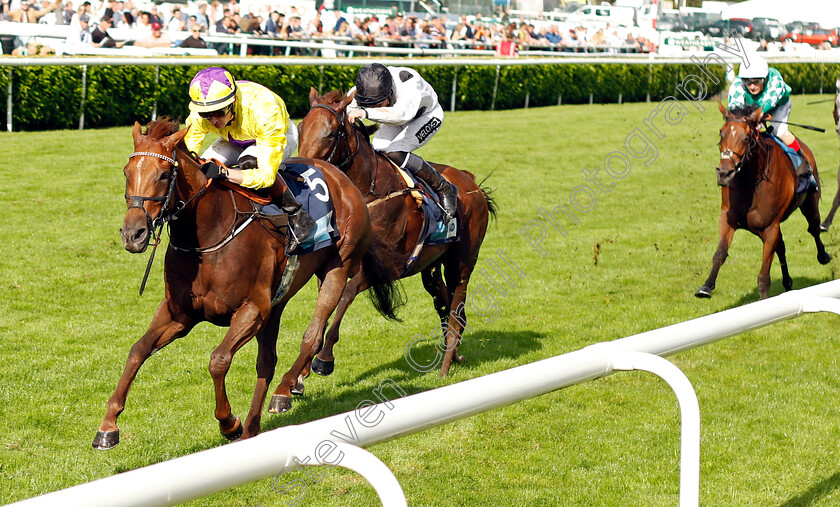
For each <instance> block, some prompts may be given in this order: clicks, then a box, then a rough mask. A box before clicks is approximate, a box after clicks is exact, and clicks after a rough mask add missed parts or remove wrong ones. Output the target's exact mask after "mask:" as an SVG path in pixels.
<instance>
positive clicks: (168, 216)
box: [125, 149, 254, 296]
mask: <svg viewBox="0 0 840 507" xmlns="http://www.w3.org/2000/svg"><path fill="white" fill-rule="evenodd" d="M142 156H150V157H156V158H159V159H161V160H164V161H166V162H169V163H170V164H172V174H170V179H169V187H168V189H167V191H166V195H165V196H162V197H146V196H141V195H128V194H127V193H126V194H125V198H126V200H127V201H128V209H131V208H140V209H141V210H143V213H144V214H145V215H146V226H147V227H148V228H149V231H150V232H151V235H152V237H153V238H154V240H155V242H154V244H153V245H152V253H151V255H150V256H149V262H148V263H147V264H146V272H145V273H144V274H143V281H142V282H141V283H140V295H141V296H142V295H143V290H144V289H145V288H146V281H147V280H148V278H149V272H150V271H151V269H152V262H153V261H154V259H155V252H156V251H157V247H158V245H159V244H160V240H161V234H162V232H163V226H164V225H165V224H167V223H168V222H170V221H171V220H175V218H176V217H177V216H178V213H180V212H181V210H183V209H185V208H186V207H187V205H188V204H189V203H191V202H192V201H193V200H195V199H196V198H198V197H199V196H201V195H202V194H203V193H204V192H206V191H207V188H208V187H209V186H210V184H211V183H213V180H212V179H208V180H207V185H205V186H204V187H203V188H202V189H201V190H199V191H198V192H196V193H195V194H194V195H192V196H191V197H190V198H189V199H187V200H186V201H179V202H177V203H175V205H174V207H175V211H172V212H170V210H169V207H170V203H171V202H172V197H173V195H174V194H175V182H176V180H177V178H178V167H179V165H178V160H177V158H176V153H175V150H174V149H173V150H172V156H171V157H168V156H166V155H162V154H160V153H154V152H151V151H135V152H134V153H132V154H131V155H129V156H128V158H129V160H131V159H132V158H134V157H142ZM231 199H234V197H233V192H232V191H231ZM146 201H152V202H163V207H162V208H161V212H160V214H159V215H158V216H157V218H155V219H152V217H151V215H149V212H148V211H146V208H145V207H143V204H144V203H145V202H146ZM233 206H234V209H235V210H236V212H237V214H238V213H239V211H238V210H237V209H236V199H234V201H233ZM253 220H254V217H253V215H251V216H250V217H248V219H247V220H245V222H243V223H242V224H240V226H239V227H236V221H234V223H233V225H232V226H231V232H230V233H229V234H228V235H227V236H225V237H223V238H222V239H221V240H219V241H218V242H217V243H216V244H214V245H212V246H209V247H203V248H183V247H179V246H177V245H175V244H173V243H172V242H171V241H170V243H169V246H170V247H172V248H173V249H174V250H178V251H180V252H192V253H209V252H215V251H216V250H219V249H220V248H222V247H223V246H225V245H226V244H227V243H228V242H230V241H231V240H232V239H233V238H234V237H235V236H236V235H237V234H239V233H240V232H242V230H243V229H244V228H245V227H247V226H248V224H250V223H251V222H252V221H253Z"/></svg>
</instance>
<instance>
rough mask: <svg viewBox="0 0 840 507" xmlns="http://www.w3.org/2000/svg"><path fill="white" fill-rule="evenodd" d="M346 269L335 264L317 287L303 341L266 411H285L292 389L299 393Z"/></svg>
mask: <svg viewBox="0 0 840 507" xmlns="http://www.w3.org/2000/svg"><path fill="white" fill-rule="evenodd" d="M347 272H348V270H347V268H346V267H343V266H342V267H337V268H334V269H331V270H329V271H328V272H327V274H326V275H325V276H324V282H323V284H321V290H320V291H318V300H317V301H316V303H315V314H314V315H313V316H312V321H311V322H310V323H309V327H307V328H306V331H305V332H304V333H303V341H301V344H300V354H299V355H298V357H297V359H296V360H295V362H294V364H293V365H292V367H291V369H289V371H288V372H286V374H285V375H283V379H282V380H281V381H280V385H278V386H277V389H276V390H275V391H274V394H273V395H272V396H271V402H270V404H269V412H274V413H279V412H285V411H287V410H289V409H291V408H292V391H293V390H296V391H298V392H300V393H303V379H302V374H303V372H304V371H305V370H306V369H307V368H308V367H309V364H310V363H311V362H312V358H313V357H315V354H316V353H317V352H318V349H320V348H321V345H322V343H323V338H324V330H325V329H326V327H327V320H328V319H329V318H330V315H332V313H333V311H334V310H335V307H336V306H337V305H338V301H339V300H340V299H341V295H342V293H343V292H344V288H345V287H346V285H347Z"/></svg>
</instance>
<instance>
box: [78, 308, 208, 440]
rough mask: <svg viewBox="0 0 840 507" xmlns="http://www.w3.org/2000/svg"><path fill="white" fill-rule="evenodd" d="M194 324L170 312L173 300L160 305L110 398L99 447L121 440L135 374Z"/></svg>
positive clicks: (97, 438) (98, 437) (127, 362)
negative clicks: (121, 418) (121, 417)
mask: <svg viewBox="0 0 840 507" xmlns="http://www.w3.org/2000/svg"><path fill="white" fill-rule="evenodd" d="M192 326H193V324H192V323H191V322H187V321H176V320H175V319H174V318H173V316H172V314H171V313H170V311H169V300H167V299H164V300H163V302H161V304H160V306H158V309H157V311H156V312H155V316H154V318H153V319H152V322H151V324H150V325H149V329H148V331H146V334H144V335H143V336H142V337H141V338H140V339H139V340H137V342H136V343H135V344H134V345H133V346H132V347H131V352H129V353H128V359H127V360H126V364H125V369H124V370H123V374H122V377H120V381H119V383H118V384H117V389H116V390H115V391H114V394H113V395H112V396H111V399H110V400H108V412H107V413H106V414H105V418H104V419H103V420H102V424H100V425H99V431H97V432H96V438H94V439H93V447H94V448H95V449H100V450H104V449H110V448H112V447H114V446H115V445H117V444H118V443H120V429H119V427H117V417H119V415H120V413H122V411H123V409H125V400H126V397H127V396H128V390H129V389H130V388H131V384H132V382H134V377H135V376H136V375H137V371H138V370H139V369H140V366H142V365H143V363H144V362H145V361H146V359H148V358H149V356H151V355H152V353H154V352H156V351H157V350H160V349H162V348H163V347H165V346H167V345H168V344H170V343H172V342H173V341H174V340H175V339H176V338H180V337H182V336H184V335H186V334H187V333H188V332H189V331H190V329H192Z"/></svg>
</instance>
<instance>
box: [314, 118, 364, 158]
mask: <svg viewBox="0 0 840 507" xmlns="http://www.w3.org/2000/svg"><path fill="white" fill-rule="evenodd" d="M312 108H313V109H315V108H321V109H326V110H327V111H329V112H331V113H332V114H333V116H335V119H336V121H338V129H337V130H336V132H337V135H336V136H335V138H333V143H332V148H330V152H329V155H327V158H325V159H324V160H325V161H327V162H329V163H331V164H335V166H336V167H338V168H339V169H341V170H342V171H343V170H344V166H345V165H347V164H349V163H350V162H352V161H353V159H354V158H356V154H357V153H359V150H358V146H359V131H358V130H356V129H353V132H354V133H355V134H356V146H357V149H356V151H354V152H352V153H350V155H349V156H348V157H347V158H346V159H344V160H342V161H341V162H340V163H338V164H336V163H335V162H334V161H333V157H335V153H336V150H338V143H339V141H341V140H344V141H348V139H347V134H345V132H344V129H343V128H342V127H344V115H345V113H346V111H342V112H341V114H340V115H339V114H338V111H336V110H335V109H333V108H332V107H330V106H328V105H327V104H313V105H312ZM347 147H348V148H349V147H350V143H349V141H348V142H347Z"/></svg>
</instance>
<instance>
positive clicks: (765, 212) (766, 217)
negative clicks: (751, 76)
mask: <svg viewBox="0 0 840 507" xmlns="http://www.w3.org/2000/svg"><path fill="white" fill-rule="evenodd" d="M718 107H719V109H720V112H721V113H722V114H723V117H724V119H725V120H726V121H725V123H724V124H723V127H721V129H720V165H719V167H718V168H717V181H718V185H720V186H721V187H723V188H721V211H720V221H719V226H720V242H719V243H718V248H717V251H716V252H715V255H714V258H713V263H712V271H711V273H709V278H708V279H707V280H706V283H705V284H703V286H702V287H700V288H699V289H698V290H697V292H696V293H695V294H694V295H695V296H697V297H706V298H707V297H711V295H712V291H713V290H714V288H715V279H716V278H717V275H718V271H719V270H720V267H721V266H722V265H723V263H724V261H725V260H726V256H727V251H728V250H729V245H730V244H731V243H732V236H733V235H734V234H735V230H736V229H747V230H749V231H750V232H752V233H753V234H755V235H756V236H758V237H759V238H761V241H762V242H763V243H764V253H763V259H762V263H761V271H759V273H758V293H759V296H760V297H761V299H764V298H766V297H767V293H768V291H769V290H770V264H771V263H772V262H773V255H774V254H775V255H778V256H779V263H780V264H781V267H782V286H783V287H784V288H785V290H790V289H791V288H793V280H791V278H790V274H789V273H788V267H787V259H786V258H785V242H784V240H783V239H782V231H781V228H780V225H781V223H782V222H783V221H784V220H785V219H786V218H787V217H788V216H789V215H790V214H791V213H793V211H794V210H795V209H796V208H800V210H801V211H802V214H803V215H805V219H806V220H807V221H808V232H809V233H810V234H811V236H813V237H814V242H815V243H816V245H817V260H818V261H819V262H820V264H827V263H828V262H829V261H830V260H831V256H830V255H829V254H828V252H826V251H825V246H824V245H823V243H822V241H821V240H820V210H819V199H820V194H819V190H808V191H806V192H803V193H802V194H800V195H798V196H795V195H794V193H795V191H796V175H795V174H794V168H793V163H792V162H791V161H790V158H789V157H788V156H787V154H785V151H784V150H783V149H782V147H781V146H779V144H778V143H776V142H775V141H773V140H771V139H770V138H769V137H768V136H767V135H765V134H761V133H760V132H759V126H760V125H761V121H762V119H763V116H764V113H763V112H762V110H761V108H754V107H749V108H741V109H737V110H734V111H729V110H727V109H726V108H725V107H724V106H723V104H721V103H720V102H718ZM799 145H800V146H801V147H802V153H803V154H805V157H806V158H807V160H808V163H809V164H811V167H812V168H813V170H814V177H815V178H816V179H817V181H818V182H819V175H818V173H817V164H816V162H815V161H814V154H813V153H811V150H810V148H808V147H807V146H806V145H805V143H804V142H802V140H800V141H799Z"/></svg>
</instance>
